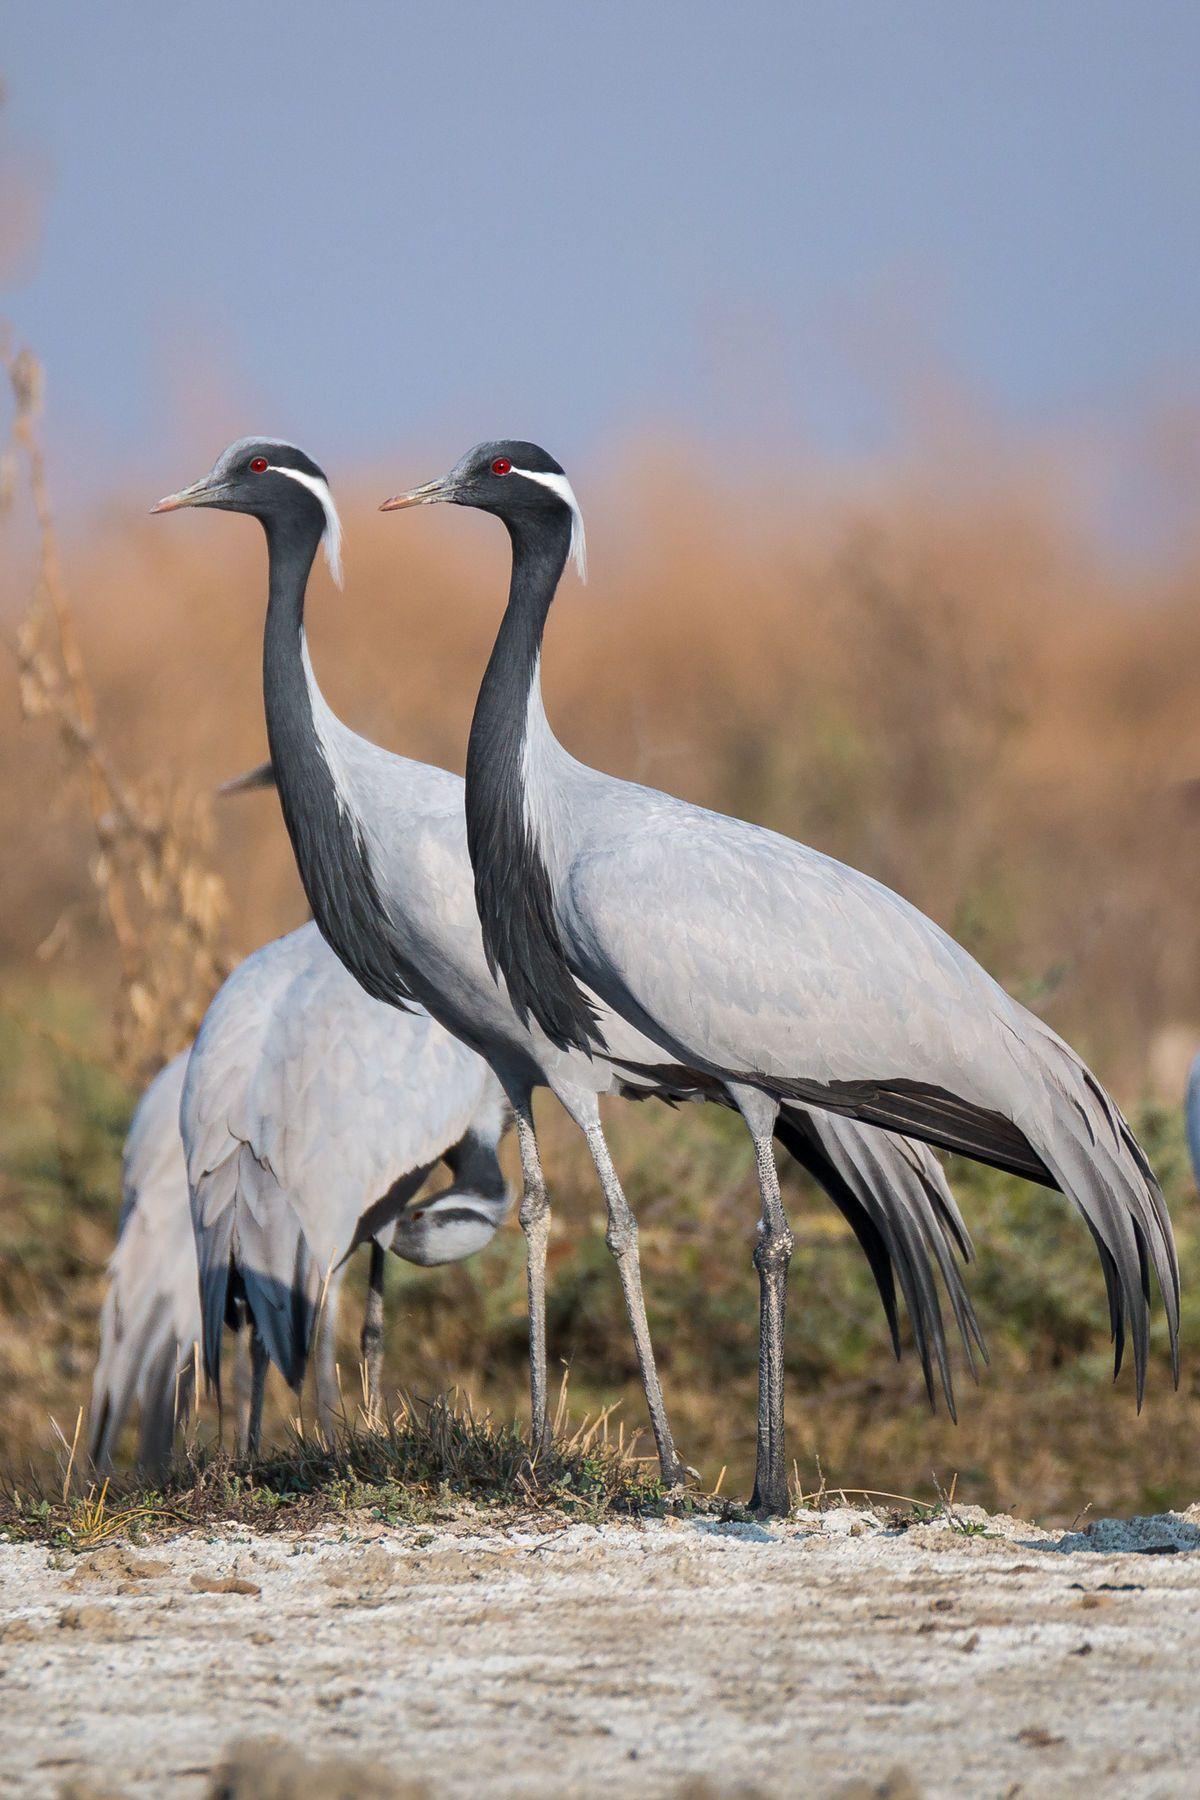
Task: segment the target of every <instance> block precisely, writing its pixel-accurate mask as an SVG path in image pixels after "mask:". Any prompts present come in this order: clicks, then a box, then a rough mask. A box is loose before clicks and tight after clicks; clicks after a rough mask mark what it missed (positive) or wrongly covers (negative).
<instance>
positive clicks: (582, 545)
mask: <svg viewBox="0 0 1200 1800" xmlns="http://www.w3.org/2000/svg"><path fill="white" fill-rule="evenodd" d="M513 474H514V475H523V476H524V477H525V479H526V481H537V482H540V483H541V485H542V487H544V488H549V489H550V492H551V493H552V494H557V495H558V497H559V499H560V500H561V501H562V502H563V503H564V505H566V506H569V507H570V509H571V550H570V556H571V561H572V562H573V563H574V564H575V573H576V574H577V575H578V577H579V579H580V581H583V582H586V581H587V537H586V536H585V534H584V529H583V514H582V512H581V511H580V509H579V502H578V500H577V499H576V498H575V489H574V488H573V487H572V486H571V484H570V482H569V481H568V480H567V478H566V476H565V475H543V474H542V473H541V472H540V471H539V470H535V469H517V468H514V469H513Z"/></svg>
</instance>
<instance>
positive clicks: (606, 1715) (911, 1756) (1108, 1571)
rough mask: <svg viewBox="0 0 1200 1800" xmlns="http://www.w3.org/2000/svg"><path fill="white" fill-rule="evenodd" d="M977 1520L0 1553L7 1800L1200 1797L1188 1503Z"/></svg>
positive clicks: (823, 1520)
mask: <svg viewBox="0 0 1200 1800" xmlns="http://www.w3.org/2000/svg"><path fill="white" fill-rule="evenodd" d="M960 1521H961V1523H962V1524H963V1525H965V1526H967V1527H968V1528H969V1529H968V1530H962V1529H957V1530H956V1529H954V1528H952V1527H949V1526H947V1525H946V1524H944V1523H942V1524H936V1525H921V1526H918V1527H917V1528H915V1529H912V1530H909V1531H907V1532H903V1533H897V1532H894V1531H890V1530H888V1529H886V1528H885V1527H884V1526H883V1525H882V1524H881V1523H880V1522H879V1521H877V1520H875V1519H873V1518H872V1517H870V1516H868V1515H863V1514H861V1513H855V1512H850V1511H848V1510H843V1511H838V1512H834V1513H827V1514H824V1515H820V1516H817V1515H805V1516H802V1517H800V1518H798V1519H797V1520H796V1521H795V1522H791V1523H789V1524H788V1525H786V1526H782V1527H778V1528H771V1529H769V1530H764V1529H761V1528H759V1527H757V1526H752V1525H717V1524H712V1523H703V1522H677V1521H664V1522H660V1521H653V1522H648V1523H642V1524H617V1525H613V1524H606V1525H604V1526H603V1527H600V1528H593V1527H591V1526H585V1525H572V1526H569V1527H562V1526H556V1525H555V1524H553V1523H552V1522H548V1521H546V1520H544V1519H539V1520H532V1521H530V1522H528V1523H526V1524H524V1525H515V1526H512V1527H511V1528H508V1529H504V1530H499V1529H491V1530H482V1531H481V1528H480V1525H479V1520H478V1515H473V1516H472V1517H471V1518H469V1519H464V1520H462V1521H460V1522H459V1523H457V1524H455V1525H453V1526H451V1527H447V1528H441V1529H438V1530H437V1531H436V1532H434V1531H430V1530H428V1529H426V1530H419V1529H416V1528H408V1529H396V1530H391V1529H387V1528H384V1527H370V1526H369V1527H366V1528H364V1529H363V1530H362V1531H359V1532H355V1533H350V1532H342V1531H339V1532H338V1533H337V1534H332V1533H331V1534H328V1535H324V1536H321V1535H318V1536H310V1537H305V1538H294V1539H293V1538H279V1537H273V1538H255V1537H252V1536H251V1535H249V1534H248V1533H246V1532H244V1531H241V1530H236V1529H234V1528H230V1529H228V1530H224V1531H214V1532H210V1533H206V1534H204V1535H199V1534H196V1535H192V1536H190V1537H185V1538H180V1539H176V1540H173V1541H171V1542H169V1543H165V1544H158V1545H156V1546H154V1547H152V1548H145V1549H142V1548H138V1549H127V1548H123V1547H120V1546H113V1547H109V1548H107V1549H105V1550H102V1551H99V1552H94V1553H92V1554H91V1555H90V1556H86V1557H72V1556H64V1555H62V1554H54V1553H48V1552H46V1551H45V1550H40V1549H32V1548H26V1547H20V1546H11V1545H10V1546H0V1793H2V1794H5V1795H9V1794H13V1795H16V1794H19V1795H22V1796H26V1795H29V1796H37V1795H55V1796H57V1795H60V1794H70V1795H72V1796H82V1795H96V1794H100V1793H103V1794H106V1795H107V1794H131V1795H147V1796H148V1795H155V1796H157V1795H168V1796H175V1795H179V1796H192V1795H203V1794H207V1793H208V1792H209V1791H210V1789H212V1788H213V1782H214V1773H213V1772H214V1769H215V1768H216V1767H217V1765H219V1764H220V1762H221V1760H222V1756H223V1754H224V1753H225V1752H226V1751H227V1750H228V1748H229V1746H230V1745H231V1744H235V1743H237V1742H238V1740H251V1741H255V1742H257V1743H258V1746H259V1748H258V1760H257V1761H255V1759H254V1756H253V1755H251V1756H250V1758H249V1761H245V1762H243V1764H242V1765H241V1766H240V1773H238V1772H237V1767H236V1759H235V1772H234V1773H233V1774H231V1775H230V1776H229V1778H228V1780H227V1781H226V1785H225V1786H224V1788H223V1789H221V1788H219V1786H218V1789H217V1790H214V1791H223V1792H225V1793H230V1794H233V1793H236V1794H237V1795H239V1796H243V1795H245V1796H248V1795H252V1794H253V1795H256V1796H259V1795H267V1794H271V1795H282V1794H284V1793H287V1794H296V1795H299V1794H300V1793H304V1794H306V1795H308V1796H312V1797H313V1800H319V1797H320V1796H321V1795H333V1794H338V1795H341V1794H346V1795H350V1794H360V1795H368V1794H370V1795H376V1794H378V1795H386V1794H389V1793H408V1794H413V1793H419V1792H428V1793H429V1794H431V1795H441V1794H448V1795H468V1794H471V1795H474V1794H478V1793H481V1792H486V1793H488V1794H495V1795H522V1796H524V1795H555V1796H560V1795H581V1796H582V1795H588V1796H590V1795H599V1794H601V1793H604V1794H606V1795H612V1794H638V1795H643V1794H644V1795H676V1794H680V1795H685V1794H686V1795H691V1796H696V1795H703V1794H709V1795H713V1796H716V1795H721V1796H725V1795H733V1796H739V1795H740V1796H743V1797H749V1796H752V1795H755V1794H764V1795H775V1794H802V1795H809V1794H811V1795H815V1796H825V1795H830V1796H833V1795H842V1794H847V1795H855V1796H866V1795H870V1794H886V1795H890V1796H893V1797H894V1800H902V1797H903V1800H912V1797H913V1796H915V1795H927V1796H939V1795H946V1796H951V1795H953V1796H956V1797H957V1796H961V1795H964V1794H965V1795H971V1796H992V1795H995V1796H1001V1795H1006V1796H1007V1795H1011V1796H1015V1795H1068V1794H1070V1795H1072V1796H1077V1795H1078V1794H1079V1792H1080V1790H1081V1788H1082V1787H1083V1786H1084V1785H1085V1784H1086V1790H1087V1793H1088V1796H1089V1800H1096V1797H1097V1796H1103V1795H1109V1794H1113V1795H1116V1794H1120V1795H1123V1796H1129V1795H1138V1796H1141V1795H1183V1794H1189V1795H1190V1794H1194V1793H1196V1792H1197V1789H1198V1787H1200V1774H1198V1771H1200V1704H1198V1690H1200V1555H1197V1554H1195V1553H1194V1552H1195V1550H1196V1549H1198V1548H1200V1508H1196V1509H1193V1511H1192V1512H1191V1513H1189V1514H1186V1515H1179V1514H1165V1515H1163V1516H1162V1517H1160V1518H1157V1519H1151V1520H1138V1521H1134V1522H1133V1523H1132V1524H1125V1525H1117V1524H1114V1523H1110V1522H1105V1521H1102V1522H1099V1523H1098V1524H1095V1525H1093V1526H1091V1527H1090V1528H1089V1529H1088V1530H1086V1531H1082V1532H1076V1533H1070V1534H1066V1535H1064V1534H1061V1533H1060V1534H1047V1533H1042V1532H1039V1531H1037V1530H1036V1529H1035V1528H1033V1527H1030V1526H1028V1525H1022V1524H1018V1523H1014V1522H1013V1521H1011V1520H1004V1519H987V1518H986V1517H985V1515H983V1514H981V1513H979V1512H977V1511H975V1510H974V1509H969V1508H968V1509H965V1511H964V1512H963V1513H962V1514H961V1515H960ZM271 1737H274V1738H276V1739H278V1740H280V1747H279V1748H278V1749H277V1750H273V1749H272V1748H271V1747H270V1746H268V1747H267V1749H266V1751H265V1752H264V1751H263V1748H262V1743H261V1740H264V1739H268V1738H271ZM298 1755H299V1756H303V1757H312V1758H324V1759H330V1758H336V1757H342V1758H345V1757H347V1756H349V1757H351V1758H354V1759H367V1760H368V1761H370V1760H372V1759H373V1760H374V1762H375V1764H376V1768H375V1770H374V1772H373V1773H372V1772H371V1771H370V1770H369V1769H368V1768H367V1767H365V1766H364V1763H363V1762H362V1761H361V1760H359V1761H357V1762H356V1764H355V1767H354V1768H352V1769H351V1771H350V1773H349V1774H347V1772H346V1769H345V1767H344V1766H342V1767H341V1768H340V1770H338V1769H336V1768H335V1766H334V1764H333V1763H331V1762H328V1763H326V1766H325V1767H324V1769H323V1770H315V1769H313V1768H311V1767H310V1768H307V1769H304V1768H303V1766H301V1772H300V1774H297V1773H296V1764H295V1758H296V1757H297V1756H298ZM289 1770H290V1771H291V1772H290V1773H289ZM414 1784H415V1785H414ZM421 1784H427V1785H425V1786H424V1787H423V1786H422V1785H421Z"/></svg>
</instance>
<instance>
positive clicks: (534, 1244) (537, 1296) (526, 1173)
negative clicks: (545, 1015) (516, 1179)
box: [514, 1096, 550, 1450]
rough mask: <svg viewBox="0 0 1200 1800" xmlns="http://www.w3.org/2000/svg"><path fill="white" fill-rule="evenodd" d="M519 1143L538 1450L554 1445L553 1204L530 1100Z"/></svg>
mask: <svg viewBox="0 0 1200 1800" xmlns="http://www.w3.org/2000/svg"><path fill="white" fill-rule="evenodd" d="M514 1111H515V1113H516V1120H517V1142H518V1144H519V1145H520V1148H521V1176H522V1188H523V1191H522V1194H521V1210H520V1213H519V1215H518V1217H519V1218H520V1221H521V1230H522V1231H523V1232H524V1233H525V1254H526V1267H527V1274H528V1292H529V1410H530V1420H531V1428H532V1434H533V1443H534V1448H535V1449H539V1450H545V1449H548V1448H549V1445H550V1414H549V1410H548V1408H547V1404H546V1245H547V1243H548V1241H549V1238H550V1200H549V1196H548V1195H547V1193H546V1179H545V1176H544V1175H543V1174H542V1159H541V1157H540V1155H539V1154H538V1147H537V1139H536V1137H535V1136H534V1133H533V1108H532V1104H531V1102H530V1100H529V1098H528V1096H526V1097H525V1099H524V1100H522V1101H521V1102H520V1103H518V1104H515V1105H514Z"/></svg>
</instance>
